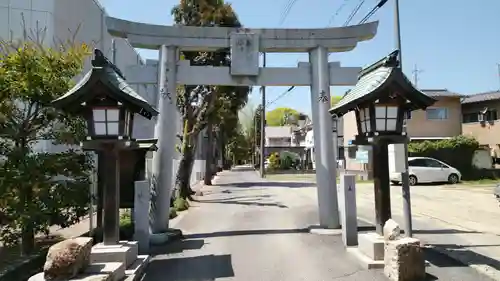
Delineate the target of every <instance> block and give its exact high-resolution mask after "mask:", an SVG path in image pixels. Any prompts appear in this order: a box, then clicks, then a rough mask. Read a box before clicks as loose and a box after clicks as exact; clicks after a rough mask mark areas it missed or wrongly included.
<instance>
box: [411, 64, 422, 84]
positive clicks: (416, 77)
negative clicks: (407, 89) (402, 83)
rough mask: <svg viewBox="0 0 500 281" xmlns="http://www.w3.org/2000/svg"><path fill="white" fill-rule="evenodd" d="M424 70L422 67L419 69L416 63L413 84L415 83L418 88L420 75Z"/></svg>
mask: <svg viewBox="0 0 500 281" xmlns="http://www.w3.org/2000/svg"><path fill="white" fill-rule="evenodd" d="M422 72H424V71H423V70H422V69H419V68H418V67H417V64H415V68H414V69H413V71H412V73H413V84H414V85H415V88H417V89H418V86H417V85H418V75H419V74H420V73H422Z"/></svg>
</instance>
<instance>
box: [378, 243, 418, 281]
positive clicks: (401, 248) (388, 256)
mask: <svg viewBox="0 0 500 281" xmlns="http://www.w3.org/2000/svg"><path fill="white" fill-rule="evenodd" d="M384 260H385V267H384V273H385V275H386V276H387V277H388V278H389V279H390V280H393V281H417V280H424V279H425V259H424V252H423V250H422V248H421V247H420V240H418V239H415V238H402V239H397V240H394V241H387V244H386V245H385V258H384Z"/></svg>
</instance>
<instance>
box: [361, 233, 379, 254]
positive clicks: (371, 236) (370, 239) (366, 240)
mask: <svg viewBox="0 0 500 281" xmlns="http://www.w3.org/2000/svg"><path fill="white" fill-rule="evenodd" d="M358 249H359V251H360V252H361V253H362V254H364V255H365V256H367V257H368V258H370V259H372V260H374V261H383V260H384V237H382V236H380V235H378V234H377V233H362V234H359V235H358Z"/></svg>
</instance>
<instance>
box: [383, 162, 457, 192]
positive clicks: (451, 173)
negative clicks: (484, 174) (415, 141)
mask: <svg viewBox="0 0 500 281" xmlns="http://www.w3.org/2000/svg"><path fill="white" fill-rule="evenodd" d="M408 172H409V177H408V178H409V182H410V185H416V184H418V183H433V182H448V183H451V184H455V183H458V182H460V180H461V179H462V174H461V173H460V172H459V171H458V170H457V169H456V168H454V167H452V166H450V165H448V164H446V163H444V162H443V161H439V160H437V159H434V158H430V157H408ZM390 179H391V182H392V183H393V184H399V183H400V182H401V174H400V173H391V175H390Z"/></svg>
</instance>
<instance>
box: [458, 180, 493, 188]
mask: <svg viewBox="0 0 500 281" xmlns="http://www.w3.org/2000/svg"><path fill="white" fill-rule="evenodd" d="M497 183H500V179H480V180H470V181H468V180H463V181H461V182H460V184H463V185H471V186H473V185H491V186H494V185H496V184H497Z"/></svg>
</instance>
